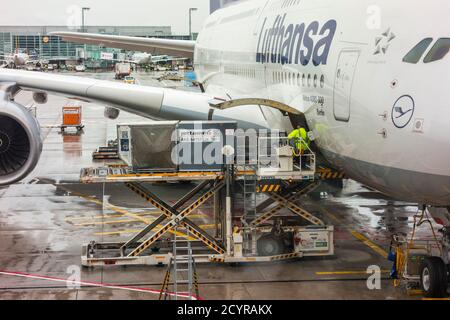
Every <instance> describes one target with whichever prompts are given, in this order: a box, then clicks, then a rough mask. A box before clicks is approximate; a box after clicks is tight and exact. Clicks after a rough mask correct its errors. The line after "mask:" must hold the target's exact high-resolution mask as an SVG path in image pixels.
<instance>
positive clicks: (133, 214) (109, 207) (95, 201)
mask: <svg viewBox="0 0 450 320" xmlns="http://www.w3.org/2000/svg"><path fill="white" fill-rule="evenodd" d="M67 191H69V192H71V191H70V190H67ZM71 193H72V194H73V195H75V196H78V197H81V198H83V199H84V200H86V201H89V202H92V203H95V204H98V205H100V206H102V207H105V208H107V209H109V210H112V211H114V212H116V213H121V214H123V215H125V216H128V217H132V218H134V219H136V220H139V221H142V222H144V223H145V224H146V225H149V224H151V221H149V220H148V219H145V218H143V217H141V216H139V215H138V214H136V213H132V212H129V211H127V210H123V209H120V208H117V207H116V206H113V205H111V204H107V203H103V201H100V200H98V199H97V198H94V197H88V196H85V195H82V194H79V193H75V192H71ZM159 227H162V226H159ZM169 232H170V233H172V234H174V231H173V230H170V231H169ZM176 234H177V236H179V237H184V238H187V239H189V240H191V241H193V240H195V238H193V237H188V236H187V235H186V234H184V233H181V232H179V231H177V232H176Z"/></svg>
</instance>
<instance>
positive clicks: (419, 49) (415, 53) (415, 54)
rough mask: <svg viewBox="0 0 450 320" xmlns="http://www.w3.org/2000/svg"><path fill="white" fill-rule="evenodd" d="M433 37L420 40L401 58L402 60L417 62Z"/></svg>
mask: <svg viewBox="0 0 450 320" xmlns="http://www.w3.org/2000/svg"><path fill="white" fill-rule="evenodd" d="M432 41H433V38H426V39H423V40H422V41H420V42H419V43H418V44H417V45H416V46H415V47H414V48H412V49H411V51H410V52H408V54H407V55H406V56H405V57H404V58H403V62H407V63H417V62H419V60H420V58H422V56H423V53H424V52H425V50H427V49H428V47H429V46H430V43H431V42H432Z"/></svg>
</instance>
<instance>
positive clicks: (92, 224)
mask: <svg viewBox="0 0 450 320" xmlns="http://www.w3.org/2000/svg"><path fill="white" fill-rule="evenodd" d="M155 220H156V219H152V221H155ZM130 222H138V220H135V219H125V220H111V221H91V222H83V223H77V224H74V226H75V227H86V226H95V225H105V224H120V223H130Z"/></svg>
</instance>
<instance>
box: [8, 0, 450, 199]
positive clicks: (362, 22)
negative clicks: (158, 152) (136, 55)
mask: <svg viewBox="0 0 450 320" xmlns="http://www.w3.org/2000/svg"><path fill="white" fill-rule="evenodd" d="M448 7H449V4H448V3H447V1H444V0H434V1H430V2H423V1H406V0H401V1H400V0H398V1H390V0H370V1H369V0H358V1H356V0H270V1H267V0H249V1H243V2H239V3H238V4H235V5H232V6H229V7H227V8H224V9H221V10H219V11H217V12H216V13H214V14H213V15H211V16H210V17H209V18H208V20H207V21H206V22H205V24H204V26H203V29H202V31H201V32H200V34H199V37H198V40H197V41H196V42H193V41H177V40H162V39H147V38H133V37H122V36H109V35H95V34H85V33H70V32H57V33H54V34H53V35H57V36H61V37H62V38H63V39H64V40H67V41H73V42H80V43H86V44H101V45H103V46H108V47H116V48H124V49H128V50H136V51H142V52H147V53H150V54H171V55H179V56H192V57H193V58H194V63H195V70H196V73H197V76H198V79H199V82H200V83H201V84H202V88H203V89H204V92H203V93H189V92H181V91H175V90H171V89H164V88H150V87H141V86H133V85H123V84H120V83H113V82H107V81H99V80H89V79H85V78H83V79H81V78H77V77H69V76H61V75H53V74H52V75H50V74H41V73H30V72H24V71H16V70H4V69H1V70H0V82H1V83H2V90H3V91H2V92H3V97H2V99H3V102H2V104H1V106H0V183H1V184H10V183H13V182H16V181H18V180H20V179H22V178H23V177H25V176H26V175H27V174H28V173H29V172H30V171H31V170H32V169H33V168H34V167H35V165H36V163H37V161H38V159H39V156H40V152H41V146H42V142H41V138H40V135H39V126H38V124H37V122H36V120H35V119H34V118H32V116H31V115H30V114H29V113H28V112H26V111H25V109H24V108H23V106H20V105H18V104H17V103H15V102H14V100H13V98H14V95H15V94H16V93H17V92H18V91H19V90H31V91H33V92H34V98H35V100H36V102H40V103H45V101H46V93H47V92H49V93H54V94H61V95H64V96H67V97H78V98H81V99H83V100H85V101H95V102H100V103H103V104H105V105H107V106H108V110H110V111H114V110H115V108H117V109H121V110H125V111H128V112H132V113H135V114H139V115H142V116H144V117H148V118H152V119H168V120H172V119H174V120H207V119H213V120H223V119H233V120H237V121H238V122H239V124H240V125H241V126H242V127H246V128H248V127H251V128H277V129H282V130H284V131H289V130H292V128H293V127H295V126H296V125H297V124H298V121H301V119H302V117H298V116H294V115H292V114H291V115H286V113H284V112H282V111H280V110H279V109H277V108H276V106H277V105H279V104H282V105H285V106H289V107H290V108H293V109H295V110H296V111H297V112H299V113H301V114H302V115H304V117H305V118H306V121H307V124H308V126H309V128H310V129H311V130H312V131H313V132H314V135H315V137H316V140H315V143H316V145H317V147H318V149H319V150H320V151H321V153H322V154H323V155H324V156H325V157H326V159H327V160H328V161H329V162H330V163H331V164H332V165H334V166H336V167H337V168H340V169H342V170H344V171H345V173H346V174H347V175H348V176H349V177H351V178H353V179H355V180H357V181H360V182H362V183H363V184H365V185H367V186H370V187H373V188H375V189H377V190H379V191H381V192H383V193H386V194H388V195H391V196H393V197H395V198H397V199H400V200H408V201H413V202H415V203H419V204H426V205H431V206H436V207H449V206H450V160H449V159H450V138H449V135H450V105H449V96H448V92H447V90H448V87H449V84H450V81H449V80H450V73H449V72H448V71H449V67H450V55H448V54H447V53H448V52H449V48H450V36H449V34H448V32H449V25H448V24H449V23H448V19H447V18H448ZM371 12H372V13H373V12H375V13H377V12H378V13H379V21H378V22H377V21H375V22H373V21H372V22H371V21H370V20H371ZM243 98H253V99H261V101H271V102H275V103H261V105H243V106H238V107H236V108H233V109H227V110H217V109H215V108H213V107H212V106H211V101H218V99H219V100H220V99H222V100H223V99H224V100H239V99H243ZM106 114H109V115H111V116H112V115H117V114H118V113H117V112H109V113H108V112H107V113H106Z"/></svg>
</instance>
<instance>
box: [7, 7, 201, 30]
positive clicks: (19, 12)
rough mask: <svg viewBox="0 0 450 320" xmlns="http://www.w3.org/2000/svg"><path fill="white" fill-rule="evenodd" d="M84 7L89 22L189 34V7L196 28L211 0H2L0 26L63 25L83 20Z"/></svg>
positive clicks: (89, 23) (198, 26) (199, 24)
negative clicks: (165, 28)
mask: <svg viewBox="0 0 450 320" xmlns="http://www.w3.org/2000/svg"><path fill="white" fill-rule="evenodd" d="M81 7H90V8H91V10H90V11H89V12H88V13H86V25H97V26H101V25H103V26H172V32H173V33H174V34H188V33H189V31H188V29H189V18H188V12H189V8H190V7H196V8H198V9H199V10H198V11H197V12H194V13H193V14H192V18H193V19H192V29H193V32H198V31H199V29H200V26H201V24H202V23H203V21H204V20H205V19H206V18H207V17H208V15H209V0H37V1H30V0H1V10H0V26H1V25H4V26H36V25H37V26H55V25H57V26H61V25H74V24H75V25H77V24H79V25H80V24H81V22H80V21H81V13H79V12H80V11H81V9H80V8H81Z"/></svg>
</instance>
